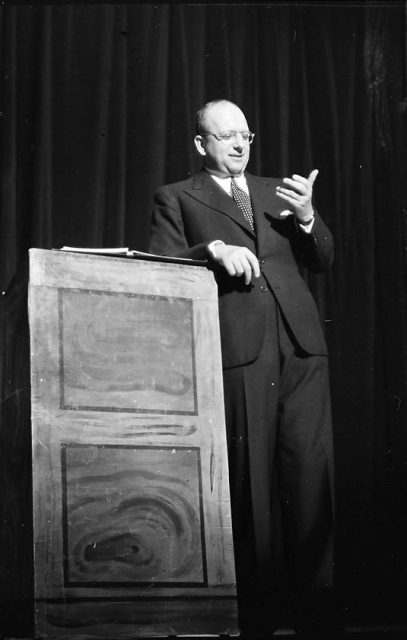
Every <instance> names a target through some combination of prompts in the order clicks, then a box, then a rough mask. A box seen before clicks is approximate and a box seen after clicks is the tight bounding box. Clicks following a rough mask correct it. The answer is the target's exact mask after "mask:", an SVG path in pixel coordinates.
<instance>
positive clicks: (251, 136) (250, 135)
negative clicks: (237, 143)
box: [199, 129, 256, 144]
mask: <svg viewBox="0 0 407 640" xmlns="http://www.w3.org/2000/svg"><path fill="white" fill-rule="evenodd" d="M229 134H230V138H225V137H224V136H226V135H229ZM237 134H239V135H240V136H242V140H243V141H244V142H248V143H249V144H252V142H253V140H254V136H255V135H256V134H255V133H253V132H252V131H234V130H233V129H231V130H230V131H225V132H224V133H212V132H211V131H206V132H205V133H202V132H201V133H200V134H199V135H201V136H213V137H214V138H216V140H218V141H219V142H229V141H230V140H231V139H232V138H236V136H237ZM243 134H248V138H247V139H246V140H245V139H244V138H243Z"/></svg>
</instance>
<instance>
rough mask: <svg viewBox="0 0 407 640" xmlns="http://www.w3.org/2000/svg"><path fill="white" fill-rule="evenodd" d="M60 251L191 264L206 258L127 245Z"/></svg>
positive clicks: (197, 263) (199, 262)
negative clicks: (162, 254)
mask: <svg viewBox="0 0 407 640" xmlns="http://www.w3.org/2000/svg"><path fill="white" fill-rule="evenodd" d="M59 250H60V251H70V252H72V253H91V254H95V255H100V256H112V257H117V258H141V259H143V260H156V261H160V262H181V263H185V264H192V265H206V263H207V261H206V260H193V259H191V258H177V257H175V256H160V255H157V254H155V253H147V252H145V251H137V250H136V249H129V247H113V248H106V247H101V248H98V249H95V248H92V247H67V246H64V247H61V249H59Z"/></svg>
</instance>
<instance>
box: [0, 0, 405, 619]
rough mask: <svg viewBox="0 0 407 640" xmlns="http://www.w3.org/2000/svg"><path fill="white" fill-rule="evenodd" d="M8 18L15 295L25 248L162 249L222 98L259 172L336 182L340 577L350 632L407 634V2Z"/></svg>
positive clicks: (327, 195)
mask: <svg viewBox="0 0 407 640" xmlns="http://www.w3.org/2000/svg"><path fill="white" fill-rule="evenodd" d="M0 17H1V25H0V29H1V30H0V47H1V49H0V51H1V53H0V55H1V58H0V64H1V80H0V90H1V116H0V122H1V140H0V143H1V144H0V153H1V168H2V178H1V180H2V182H1V212H0V219H1V226H0V255H1V270H0V287H1V290H3V289H5V288H6V287H7V283H8V282H9V280H10V278H11V277H12V275H13V273H14V272H15V270H16V268H17V267H18V265H19V263H20V262H21V260H22V258H23V256H24V255H25V253H26V252H27V249H28V248H29V247H40V248H52V247H60V246H62V245H65V244H67V245H81V246H94V247H101V246H105V247H112V246H130V247H132V248H136V249H141V250H146V248H147V238H148V230H149V216H150V210H151V203H152V197H153V193H154V191H155V189H156V188H157V187H159V186H160V185H162V184H164V183H167V182H170V181H175V180H179V179H183V178H184V177H186V176H187V174H190V173H191V172H193V171H195V170H196V169H198V168H199V161H198V159H197V158H196V157H195V155H194V148H193V144H192V138H193V135H194V114H195V112H196V110H197V109H198V107H199V106H200V105H201V104H202V103H203V102H205V101H207V100H209V99H212V98H214V97H226V98H229V99H232V100H233V101H236V102H237V103H238V104H240V105H241V106H242V108H243V109H244V111H245V112H246V115H247V118H248V121H249V125H250V127H251V129H252V130H253V131H255V132H256V138H255V142H254V144H253V147H252V159H251V161H250V165H249V169H250V170H251V171H252V172H255V173H259V174H262V175H272V176H282V175H285V174H287V173H293V172H297V173H302V174H307V173H308V172H309V171H310V170H311V169H312V168H314V167H316V168H318V169H319V170H320V174H319V176H318V178H317V182H316V185H315V201H316V204H317V207H318V208H319V210H320V211H321V213H322V215H323V217H324V218H325V220H326V222H327V223H328V225H329V226H330V228H331V230H332V231H333V233H334V236H335V240H336V260H335V264H334V267H333V269H332V270H331V272H330V273H329V274H328V275H327V276H313V277H312V278H310V279H309V284H310V286H311V288H312V290H313V292H314V293H315V296H316V298H317V301H318V304H319V308H320V310H321V316H322V319H323V322H324V324H325V327H326V333H327V338H328V342H329V347H330V353H331V378H332V395H333V404H334V416H335V426H336V445H337V495H338V509H337V517H338V535H337V563H336V567H337V576H338V584H339V586H340V589H341V592H342V597H343V600H344V604H345V606H346V608H347V611H348V619H349V621H350V623H354V624H375V623H387V624H402V623H406V622H407V613H405V606H404V605H405V600H406V595H407V420H406V417H407V416H406V393H405V391H406V379H407V337H406V319H407V317H406V316H407V313H406V305H407V298H406V294H407V290H406V271H405V266H406V256H407V241H406V240H407V207H406V198H405V196H406V182H407V181H406V175H405V173H404V167H405V152H406V139H405V124H404V123H405V117H406V111H407V99H406V86H405V81H406V50H405V44H406V40H405V34H406V5H405V3H404V2H393V1H388V2H383V3H378V2H358V3H356V2H344V3H334V2H328V1H326V2H323V3H321V2H312V3H311V2H309V3H307V2H301V3H293V2H292V3H290V2H284V3H283V2H270V3H267V4H266V3H263V4H258V3H250V4H193V3H192V4H183V3H179V4H177V3H174V4H163V3H159V4H156V5H153V4H117V5H115V4H100V5H98V4H82V5H75V4H71V5H70V4H54V5H46V4H42V5H40V6H38V5H35V4H34V5H18V4H17V5H13V4H7V3H6V4H5V5H4V4H3V3H2V8H1V14H0ZM3 428H10V429H12V428H13V427H12V425H5V426H3Z"/></svg>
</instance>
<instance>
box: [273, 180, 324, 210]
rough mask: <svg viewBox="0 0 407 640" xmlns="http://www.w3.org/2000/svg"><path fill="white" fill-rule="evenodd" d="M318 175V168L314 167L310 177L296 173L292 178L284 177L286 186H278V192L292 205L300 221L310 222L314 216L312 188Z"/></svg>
mask: <svg viewBox="0 0 407 640" xmlns="http://www.w3.org/2000/svg"><path fill="white" fill-rule="evenodd" d="M317 175H318V169H313V171H311V173H310V174H309V176H308V178H304V176H299V175H298V174H296V173H294V174H293V175H292V176H291V178H284V180H283V182H284V184H285V185H286V187H280V186H279V187H276V194H277V195H278V197H279V198H282V199H283V200H285V202H287V203H288V204H289V205H290V210H291V211H292V212H293V213H294V214H295V215H296V217H297V218H298V221H299V222H309V221H310V220H312V218H313V217H314V209H313V207H312V188H313V184H314V182H315V178H316V177H317Z"/></svg>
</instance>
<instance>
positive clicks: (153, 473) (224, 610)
mask: <svg viewBox="0 0 407 640" xmlns="http://www.w3.org/2000/svg"><path fill="white" fill-rule="evenodd" d="M3 298H4V300H3V302H4V307H5V315H4V319H5V322H4V323H3V342H4V351H5V359H4V360H5V369H4V374H3V384H2V388H3V389H2V391H3V393H2V422H1V430H0V445H1V458H2V459H1V465H2V467H1V469H2V471H1V476H0V479H1V488H2V497H1V520H2V527H3V528H2V533H1V541H0V542H1V549H0V555H1V565H0V574H1V578H0V580H1V600H2V603H3V609H4V611H9V612H10V611H11V612H12V614H11V615H9V616H8V622H7V624H6V633H8V634H10V635H21V634H24V635H30V636H31V637H35V638H62V637H63V638H141V637H143V638H144V637H146V638H147V637H148V638H151V637H168V636H171V637H176V636H179V635H186V636H193V635H215V636H216V635H226V636H227V635H237V634H238V628H237V606H236V587H235V573H234V560H233V542H232V528H231V515H230V502H229V485H228V468H227V453H226V432H225V423H224V414H223V390H222V377H221V376H222V373H221V357H220V343H219V328H218V314H217V291H216V284H215V281H214V278H213V275H212V273H211V272H209V271H208V270H207V269H206V268H205V267H202V266H198V265H196V264H180V263H176V262H174V263H171V262H169V263H167V262H162V261H154V260H143V259H129V258H125V257H107V256H100V255H91V254H80V253H72V252H70V253H69V252H64V251H45V250H40V249H32V250H30V251H29V255H28V264H27V269H26V270H25V272H22V273H20V274H19V276H17V277H16V278H15V279H14V282H13V284H12V286H11V288H10V290H9V291H8V292H7V294H6V295H5V296H3ZM27 301H28V305H27ZM27 311H28V313H27ZM6 617H7V616H6Z"/></svg>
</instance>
